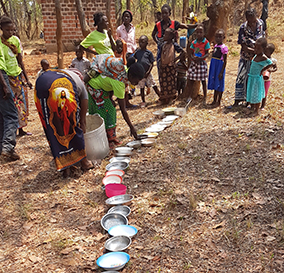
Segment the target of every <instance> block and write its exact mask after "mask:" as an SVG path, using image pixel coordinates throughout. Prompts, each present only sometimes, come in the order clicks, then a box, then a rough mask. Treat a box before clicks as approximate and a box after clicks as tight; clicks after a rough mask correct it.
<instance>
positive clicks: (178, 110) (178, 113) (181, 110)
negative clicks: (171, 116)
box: [175, 108, 186, 117]
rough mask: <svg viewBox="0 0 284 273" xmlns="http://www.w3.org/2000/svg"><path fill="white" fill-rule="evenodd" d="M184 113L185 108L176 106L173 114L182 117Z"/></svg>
mask: <svg viewBox="0 0 284 273" xmlns="http://www.w3.org/2000/svg"><path fill="white" fill-rule="evenodd" d="M185 114H186V108H177V109H176V110H175V115H177V116H180V117H183V116H184V115H185Z"/></svg>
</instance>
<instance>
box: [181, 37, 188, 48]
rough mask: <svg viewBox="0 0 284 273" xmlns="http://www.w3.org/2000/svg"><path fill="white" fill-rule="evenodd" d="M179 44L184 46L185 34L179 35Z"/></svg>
mask: <svg viewBox="0 0 284 273" xmlns="http://www.w3.org/2000/svg"><path fill="white" fill-rule="evenodd" d="M179 44H180V46H181V47H183V48H186V36H180V38H179Z"/></svg>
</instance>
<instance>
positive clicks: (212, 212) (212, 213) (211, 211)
mask: <svg viewBox="0 0 284 273" xmlns="http://www.w3.org/2000/svg"><path fill="white" fill-rule="evenodd" d="M209 215H210V216H211V217H212V218H214V217H215V216H216V215H217V210H216V209H211V210H210V211H209Z"/></svg>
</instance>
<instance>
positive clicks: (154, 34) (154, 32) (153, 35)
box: [152, 26, 158, 44]
mask: <svg viewBox="0 0 284 273" xmlns="http://www.w3.org/2000/svg"><path fill="white" fill-rule="evenodd" d="M156 33H157V29H156V26H155V27H154V29H153V31H152V38H153V40H154V42H155V43H156V44H157V43H158V40H157V37H156Z"/></svg>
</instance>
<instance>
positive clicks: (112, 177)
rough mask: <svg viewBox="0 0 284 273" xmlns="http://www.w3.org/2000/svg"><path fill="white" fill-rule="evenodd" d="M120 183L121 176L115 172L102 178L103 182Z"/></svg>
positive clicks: (105, 183)
mask: <svg viewBox="0 0 284 273" xmlns="http://www.w3.org/2000/svg"><path fill="white" fill-rule="evenodd" d="M121 183H122V177H121V176H120V175H117V174H110V175H108V176H105V177H104V178H103V184H104V185H107V184H121Z"/></svg>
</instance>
